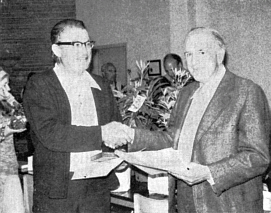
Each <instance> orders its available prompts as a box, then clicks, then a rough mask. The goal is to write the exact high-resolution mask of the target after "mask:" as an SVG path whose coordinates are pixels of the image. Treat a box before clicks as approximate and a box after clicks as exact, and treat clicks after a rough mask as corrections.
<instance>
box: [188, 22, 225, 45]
mask: <svg viewBox="0 0 271 213" xmlns="http://www.w3.org/2000/svg"><path fill="white" fill-rule="evenodd" d="M197 32H205V33H208V34H210V35H211V36H213V38H214V40H215V41H216V42H217V45H218V46H219V47H220V48H221V49H224V50H226V43H225V41H224V39H223V37H222V36H221V34H220V33H219V32H218V31H217V30H214V29H212V28H208V27H196V28H192V29H191V30H190V31H189V32H188V34H187V36H186V39H185V43H186V41H187V38H188V37H190V36H191V35H192V34H194V33H197Z"/></svg>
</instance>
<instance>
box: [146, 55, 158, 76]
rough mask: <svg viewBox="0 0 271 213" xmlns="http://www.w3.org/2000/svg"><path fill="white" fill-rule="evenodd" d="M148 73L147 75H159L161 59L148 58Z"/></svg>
mask: <svg viewBox="0 0 271 213" xmlns="http://www.w3.org/2000/svg"><path fill="white" fill-rule="evenodd" d="M147 62H149V65H148V75H149V76H159V75H161V60H159V59H156V60H148V61H147Z"/></svg>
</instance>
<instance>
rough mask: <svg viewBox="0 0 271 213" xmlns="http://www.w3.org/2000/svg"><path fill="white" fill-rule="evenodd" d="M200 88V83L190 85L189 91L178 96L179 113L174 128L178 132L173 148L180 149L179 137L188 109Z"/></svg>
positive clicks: (175, 135)
mask: <svg viewBox="0 0 271 213" xmlns="http://www.w3.org/2000/svg"><path fill="white" fill-rule="evenodd" d="M198 88H199V83H198V82H196V81H195V82H193V83H191V84H190V85H188V86H187V88H185V89H187V90H184V92H182V90H181V91H180V93H179V96H178V100H177V103H176V104H177V106H176V107H177V113H176V115H173V116H176V117H177V119H176V120H175V121H176V124H175V125H174V126H176V127H177V128H176V132H175V134H174V139H173V148H174V149H177V147H178V142H179V137H180V133H181V129H182V127H183V123H184V121H185V117H186V115H187V112H188V109H189V107H190V104H191V101H192V100H191V97H192V96H193V94H194V93H195V91H196V90H197V89H198Z"/></svg>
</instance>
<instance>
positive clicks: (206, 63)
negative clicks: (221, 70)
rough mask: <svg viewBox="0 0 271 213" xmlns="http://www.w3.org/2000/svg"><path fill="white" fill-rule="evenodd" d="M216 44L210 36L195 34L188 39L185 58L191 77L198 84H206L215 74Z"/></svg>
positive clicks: (203, 33)
mask: <svg viewBox="0 0 271 213" xmlns="http://www.w3.org/2000/svg"><path fill="white" fill-rule="evenodd" d="M217 51H218V44H217V43H216V41H215V39H214V38H213V36H212V35H210V34H207V33H205V32H197V33H194V34H192V35H190V36H189V37H188V39H187V40H186V44H185V57H186V61H187V67H188V70H189V71H190V73H191V75H192V76H193V77H194V78H195V79H196V80H197V81H199V82H201V83H206V82H207V81H208V80H209V78H210V77H211V76H212V75H213V74H214V73H215V72H216V70H217V67H218V61H217Z"/></svg>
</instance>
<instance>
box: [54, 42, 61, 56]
mask: <svg viewBox="0 0 271 213" xmlns="http://www.w3.org/2000/svg"><path fill="white" fill-rule="evenodd" d="M52 51H53V53H54V54H55V55H56V56H57V57H59V58H60V57H61V49H60V48H59V46H58V45H56V44H53V45H52Z"/></svg>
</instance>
